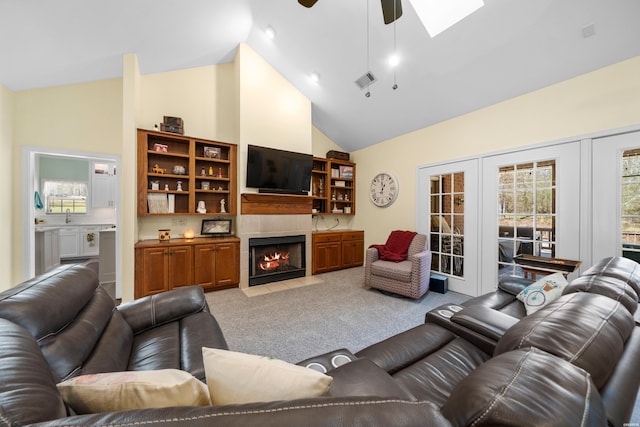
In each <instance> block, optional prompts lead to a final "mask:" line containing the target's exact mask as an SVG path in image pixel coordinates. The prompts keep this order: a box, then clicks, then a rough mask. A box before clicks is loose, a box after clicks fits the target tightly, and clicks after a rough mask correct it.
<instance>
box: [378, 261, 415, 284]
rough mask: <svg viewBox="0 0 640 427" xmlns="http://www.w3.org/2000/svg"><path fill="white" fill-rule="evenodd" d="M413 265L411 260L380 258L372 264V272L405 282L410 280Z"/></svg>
mask: <svg viewBox="0 0 640 427" xmlns="http://www.w3.org/2000/svg"><path fill="white" fill-rule="evenodd" d="M411 265H412V263H411V261H401V262H393V261H383V260H380V261H376V262H375V263H374V264H373V265H372V266H371V274H375V275H376V276H381V277H387V278H389V279H395V280H401V281H403V282H410V281H411Z"/></svg>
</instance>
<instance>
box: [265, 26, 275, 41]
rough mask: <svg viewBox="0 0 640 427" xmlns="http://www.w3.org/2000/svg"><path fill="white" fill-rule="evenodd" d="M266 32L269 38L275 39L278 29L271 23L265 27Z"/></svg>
mask: <svg viewBox="0 0 640 427" xmlns="http://www.w3.org/2000/svg"><path fill="white" fill-rule="evenodd" d="M264 34H265V35H266V36H267V38H268V39H269V40H273V39H275V38H276V30H275V29H274V28H273V27H272V26H271V25H269V26H268V27H267V28H265V29H264Z"/></svg>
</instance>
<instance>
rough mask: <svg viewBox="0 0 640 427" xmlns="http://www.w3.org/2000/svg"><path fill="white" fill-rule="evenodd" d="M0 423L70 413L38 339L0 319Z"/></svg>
mask: <svg viewBox="0 0 640 427" xmlns="http://www.w3.org/2000/svg"><path fill="white" fill-rule="evenodd" d="M0 361H2V369H0V424H2V425H16V426H17V425H27V424H31V423H36V422H42V421H50V420H54V419H57V418H61V417H64V416H66V414H67V411H66V409H65V406H64V402H63V401H62V398H61V397H60V394H59V393H58V390H57V389H56V383H55V381H54V379H53V375H52V374H51V370H50V369H49V365H48V364H47V362H46V360H44V357H42V353H41V352H40V349H39V348H38V344H36V341H35V339H34V338H33V336H31V334H30V333H29V332H28V331H27V330H26V329H25V328H23V327H21V326H19V325H16V324H15V323H13V322H10V321H8V320H5V319H0Z"/></svg>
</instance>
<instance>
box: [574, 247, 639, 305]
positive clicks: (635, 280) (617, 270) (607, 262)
mask: <svg viewBox="0 0 640 427" xmlns="http://www.w3.org/2000/svg"><path fill="white" fill-rule="evenodd" d="M592 275H600V276H609V277H615V278H616V279H620V280H622V281H623V282H625V283H627V284H628V285H629V286H631V287H632V288H633V290H634V291H636V294H637V295H638V296H640V264H638V263H637V262H635V261H633V260H631V259H629V258H624V257H620V256H615V257H608V258H603V259H601V260H600V261H598V262H597V263H595V264H594V265H592V266H591V267H589V269H587V271H585V272H584V273H583V276H592Z"/></svg>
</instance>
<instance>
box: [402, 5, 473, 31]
mask: <svg viewBox="0 0 640 427" xmlns="http://www.w3.org/2000/svg"><path fill="white" fill-rule="evenodd" d="M409 2H410V3H411V6H413V9H414V10H415V11H416V13H417V14H418V18H420V21H422V25H424V27H425V28H426V29H427V32H428V33H429V35H430V36H431V37H432V38H433V37H435V36H437V35H438V34H440V33H441V32H443V31H444V30H446V29H447V28H450V27H452V26H453V25H455V24H457V23H458V22H460V21H462V20H463V19H464V18H466V17H467V16H469V15H471V14H472V13H473V12H475V11H476V10H478V9H480V8H481V7H482V6H484V1H483V0H447V1H441V0H409Z"/></svg>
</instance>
